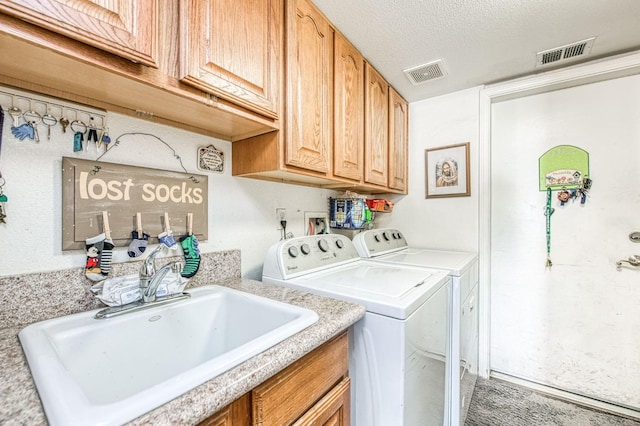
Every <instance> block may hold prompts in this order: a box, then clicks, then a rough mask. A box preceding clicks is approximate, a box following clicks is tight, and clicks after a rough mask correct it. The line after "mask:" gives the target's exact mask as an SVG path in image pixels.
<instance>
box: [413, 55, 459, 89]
mask: <svg viewBox="0 0 640 426" xmlns="http://www.w3.org/2000/svg"><path fill="white" fill-rule="evenodd" d="M403 72H404V74H405V75H406V76H407V78H408V79H409V81H410V82H411V83H413V84H414V85H418V84H422V83H426V82H427V81H431V80H436V79H438V78H442V77H444V76H446V75H448V74H449V73H448V72H447V69H446V67H445V66H444V62H443V61H442V59H438V60H437V61H433V62H429V63H428V64H423V65H418V66H417V67H412V68H409V69H406V70H404V71H403Z"/></svg>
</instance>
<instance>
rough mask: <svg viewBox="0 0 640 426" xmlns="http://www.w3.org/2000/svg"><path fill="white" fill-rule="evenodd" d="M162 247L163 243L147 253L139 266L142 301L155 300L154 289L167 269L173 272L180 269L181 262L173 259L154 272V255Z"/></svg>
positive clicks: (177, 271) (156, 288)
mask: <svg viewBox="0 0 640 426" xmlns="http://www.w3.org/2000/svg"><path fill="white" fill-rule="evenodd" d="M164 247H165V245H164V244H160V245H159V246H158V247H156V248H155V249H154V250H153V251H152V252H151V253H149V256H147V258H146V259H145V260H144V263H143V264H142V266H141V267H140V293H142V302H143V303H148V302H154V301H155V300H156V290H158V286H159V285H160V283H161V282H162V279H163V278H164V277H165V275H167V273H168V272H169V270H171V271H172V272H174V273H179V272H180V271H182V267H183V264H182V262H179V261H175V262H171V263H168V264H166V265H164V266H163V267H162V268H160V270H159V271H157V272H156V263H155V261H156V256H157V255H158V254H159V253H160V252H161V251H162V250H163V249H164Z"/></svg>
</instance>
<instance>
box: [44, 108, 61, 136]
mask: <svg viewBox="0 0 640 426" xmlns="http://www.w3.org/2000/svg"><path fill="white" fill-rule="evenodd" d="M42 123H43V124H44V125H45V126H47V140H48V141H50V140H51V128H52V127H53V126H55V125H56V124H58V119H57V118H55V117H54V116H53V115H51V114H48V113H47V114H45V115H43V116H42Z"/></svg>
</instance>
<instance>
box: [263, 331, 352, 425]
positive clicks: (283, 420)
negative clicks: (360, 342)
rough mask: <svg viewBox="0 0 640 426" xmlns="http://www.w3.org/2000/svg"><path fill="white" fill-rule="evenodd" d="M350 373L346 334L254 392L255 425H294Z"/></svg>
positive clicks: (296, 363) (288, 368)
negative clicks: (294, 422)
mask: <svg viewBox="0 0 640 426" xmlns="http://www.w3.org/2000/svg"><path fill="white" fill-rule="evenodd" d="M348 369H349V348H348V338H347V334H346V333H343V334H342V335H340V336H339V337H337V338H336V339H334V340H332V341H331V342H329V343H327V344H325V345H324V346H321V347H320V348H319V349H317V350H315V351H314V352H312V353H310V354H309V355H307V356H305V357H304V358H302V359H300V360H299V361H297V362H295V363H294V364H292V365H291V366H289V367H287V368H286V369H285V370H284V371H283V372H282V373H280V374H278V375H276V376H274V377H273V378H271V379H270V380H268V381H266V382H265V383H263V384H262V385H260V386H258V387H257V388H255V389H254V390H253V422H254V424H257V425H262V426H269V425H278V426H279V425H283V424H291V423H292V422H293V421H295V420H296V419H298V418H299V417H300V416H301V415H302V414H303V413H305V412H306V411H307V410H309V408H311V407H312V406H314V405H315V404H316V402H317V401H318V400H320V399H321V398H323V397H324V396H325V395H326V394H327V392H329V390H330V389H331V388H332V387H334V386H335V385H336V384H337V383H338V382H340V381H341V380H342V379H343V378H344V377H345V376H346V375H347V372H348Z"/></svg>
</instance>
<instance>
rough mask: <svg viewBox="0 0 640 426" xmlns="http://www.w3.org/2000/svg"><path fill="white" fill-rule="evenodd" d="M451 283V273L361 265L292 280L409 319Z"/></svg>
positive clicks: (407, 267) (332, 269) (373, 310)
mask: <svg viewBox="0 0 640 426" xmlns="http://www.w3.org/2000/svg"><path fill="white" fill-rule="evenodd" d="M447 281H448V277H447V271H444V270H437V269H427V268H415V267H411V266H398V265H391V264H384V263H379V262H372V261H364V260H363V261H359V262H355V263H351V264H348V265H345V266H342V267H336V268H331V269H329V270H326V271H323V272H318V273H315V274H310V275H306V276H303V277H299V278H296V279H292V280H288V281H287V284H288V285H291V284H293V285H294V286H295V287H298V288H300V289H308V290H309V291H312V292H316V293H320V294H323V295H326V296H329V297H335V298H338V299H343V300H348V301H352V302H355V303H360V304H362V305H364V306H365V307H366V308H367V311H369V312H374V313H377V314H380V315H386V316H390V317H393V318H397V319H405V318H407V317H408V316H409V315H411V313H413V311H414V310H415V309H416V308H418V307H419V306H420V305H421V304H423V303H424V302H425V301H426V300H427V299H428V298H429V297H431V295H433V294H434V293H435V292H436V291H437V290H438V289H440V287H442V286H443V285H444V284H445V283H446V282H447Z"/></svg>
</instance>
